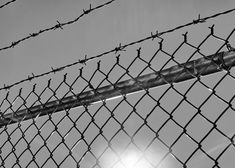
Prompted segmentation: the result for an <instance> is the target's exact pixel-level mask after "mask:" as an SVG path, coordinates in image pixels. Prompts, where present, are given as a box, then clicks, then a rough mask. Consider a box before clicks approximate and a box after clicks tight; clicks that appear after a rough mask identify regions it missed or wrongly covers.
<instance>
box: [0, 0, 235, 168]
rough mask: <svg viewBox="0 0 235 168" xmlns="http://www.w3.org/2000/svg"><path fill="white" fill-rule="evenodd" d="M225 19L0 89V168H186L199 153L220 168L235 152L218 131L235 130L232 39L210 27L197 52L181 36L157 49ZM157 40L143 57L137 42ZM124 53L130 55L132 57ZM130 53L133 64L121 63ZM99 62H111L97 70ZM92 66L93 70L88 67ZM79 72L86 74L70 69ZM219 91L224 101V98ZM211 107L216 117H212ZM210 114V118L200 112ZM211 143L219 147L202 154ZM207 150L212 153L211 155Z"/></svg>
mask: <svg viewBox="0 0 235 168" xmlns="http://www.w3.org/2000/svg"><path fill="white" fill-rule="evenodd" d="M113 1H114V0H112V1H109V2H106V3H105V4H102V5H99V6H97V7H95V8H92V6H91V4H90V6H89V9H87V10H83V14H82V16H83V15H86V14H88V13H90V12H91V11H92V10H95V9H98V8H101V7H103V6H106V5H108V4H110V3H112V2H113ZM10 2H11V1H10ZM12 2H13V1H12ZM0 8H1V6H0ZM232 11H234V9H232V10H229V11H225V12H222V13H218V14H215V15H212V16H210V17H205V18H201V16H200V15H198V18H197V19H196V20H193V22H190V23H187V24H185V25H180V26H177V27H175V28H173V29H169V30H166V31H163V32H158V31H156V33H153V32H151V35H149V36H147V37H145V38H143V39H140V40H137V41H133V42H130V43H128V44H121V43H119V45H118V46H117V47H115V48H114V49H111V50H109V51H106V52H104V53H101V54H98V55H95V56H92V57H87V55H85V58H84V59H79V60H77V61H76V62H74V63H71V64H68V65H65V66H62V67H58V68H53V67H51V70H50V71H48V72H46V73H43V74H39V75H36V74H34V73H31V74H30V75H28V77H27V78H26V79H23V80H21V81H19V82H16V83H14V84H11V85H6V84H4V86H3V87H2V88H0V92H2V95H3V96H1V99H0V167H3V168H5V167H38V168H39V167H81V168H83V167H84V168H98V167H99V168H121V167H126V168H130V167H132V168H133V167H134V166H136V167H139V165H141V164H142V163H144V166H143V167H149V168H160V167H162V165H164V164H165V165H167V161H168V160H169V158H170V159H171V161H172V162H173V163H174V164H176V167H184V168H188V167H192V164H195V158H197V157H198V154H199V153H200V155H199V156H202V158H206V159H205V160H206V161H207V162H208V163H207V165H210V166H211V167H224V165H226V164H224V161H223V159H224V158H226V157H230V156H229V155H230V152H231V151H232V152H235V134H234V131H235V130H234V129H230V128H229V130H232V132H231V131H230V132H229V131H228V130H226V129H228V128H227V127H226V126H225V125H229V127H235V124H234V120H233V121H230V120H229V119H228V118H229V117H231V118H232V117H234V112H235V93H234V91H233V90H234V86H233V84H229V85H228V83H229V82H230V83H232V81H234V80H235V74H234V72H235V71H234V66H235V49H234V48H233V47H232V44H231V43H232V42H231V41H230V40H231V36H232V35H233V34H234V31H235V29H234V30H233V31H231V32H230V34H229V35H228V36H227V37H226V38H225V37H220V36H219V35H217V33H216V32H215V31H214V29H215V26H214V25H212V26H211V27H209V28H210V32H209V33H208V35H207V36H205V37H204V39H203V40H202V41H201V42H200V43H199V44H198V45H195V44H194V43H193V42H191V41H190V38H189V37H190V36H191V35H190V32H185V33H184V34H182V33H181V34H182V35H179V41H180V43H179V44H177V46H174V51H172V52H170V51H169V50H168V49H166V48H167V47H164V46H165V45H167V42H166V41H167V39H165V38H164V37H162V35H163V34H167V33H171V32H173V31H175V30H179V29H181V28H184V27H186V26H189V25H195V24H199V23H203V22H205V21H206V20H208V19H210V18H215V17H218V16H220V15H222V14H227V13H230V12H232ZM66 24H67V23H60V22H59V21H57V24H56V25H55V26H54V27H52V29H58V28H61V29H63V28H62V27H63V26H64V25H66ZM206 29H207V31H208V28H206ZM48 30H50V29H48ZM48 30H46V31H48ZM40 32H41V33H42V32H44V30H42V31H39V33H33V34H29V35H30V37H35V36H37V35H39V34H40ZM160 36H161V37H160ZM233 37H234V36H233ZM155 38H159V39H158V40H159V41H158V42H157V45H154V47H153V49H154V52H153V54H150V53H152V52H149V51H148V52H146V51H145V47H146V45H145V43H144V42H145V41H147V40H150V42H151V43H155V41H151V40H154V39H155ZM211 38H212V39H214V40H215V41H216V42H218V43H219V45H220V46H219V47H215V48H214V49H213V51H212V52H210V53H211V54H204V51H203V49H202V48H203V47H205V46H206V45H208V43H207V42H209V39H211ZM177 40H178V39H177ZM19 42H21V40H20V41H17V42H13V43H12V45H11V47H14V46H16V45H17V44H18V43H19ZM137 44H138V45H137ZM139 44H141V45H139ZM204 45H205V46H204ZM129 46H137V47H136V48H135V49H134V51H132V49H128V47H129ZM184 47H187V48H190V49H192V50H193V52H192V53H190V54H189V53H188V52H187V54H184V53H183V52H182V53H181V51H182V50H187V49H185V48H184ZM146 48H147V47H146ZM147 49H149V48H147ZM224 49H225V50H224ZM120 51H126V52H120ZM129 51H130V53H131V52H133V53H134V54H133V55H130V60H129V61H128V59H129V57H128V59H126V57H127V53H129ZM116 54H118V55H116ZM177 54H179V55H180V58H183V61H179V56H178V55H177ZM105 55H115V56H114V57H111V58H109V59H111V60H112V61H110V62H105V61H106V60H105V59H104V57H103V56H105ZM146 55H148V57H147V56H146ZM163 55H164V56H163ZM196 55H199V58H198V57H197V58H195V57H196ZM128 56H129V55H128ZM161 56H163V57H164V59H165V60H164V61H163V62H160V61H161V60H160V58H159V57H161ZM97 58H100V60H98V61H97V62H95V63H94V62H92V61H91V60H94V59H97ZM101 58H102V59H101ZM158 61H159V62H160V63H159V64H160V65H158V66H156V64H158ZM78 64H84V65H85V66H82V67H80V68H79V69H76V68H77V67H76V66H75V65H78ZM107 65H108V66H107ZM70 68H71V69H70ZM72 68H74V69H75V72H74V71H73V70H74V69H72ZM65 69H68V70H71V72H70V71H68V72H67V71H66V72H65ZM72 72H73V73H72ZM211 75H213V78H214V79H212V80H211V78H210V76H211ZM37 78H38V81H36V79H37ZM207 78H208V79H207ZM32 80H35V83H32ZM210 80H211V81H213V82H212V83H213V84H211V83H210V82H208V81H210ZM226 80H230V81H229V82H228V81H226ZM160 86H161V87H160ZM197 87H199V88H197ZM224 87H228V88H227V89H228V90H229V91H230V92H231V93H229V94H230V95H228V96H225V95H223V92H224V91H225V90H224ZM195 88H197V89H198V90H196V91H195ZM221 88H222V89H221ZM5 90H6V91H7V92H4V91H5ZM221 90H222V91H221ZM195 92H197V93H195ZM225 92H226V91H225ZM192 94H193V95H192ZM195 94H197V95H195ZM197 96H198V98H197V99H195V97H197ZM211 101H212V103H211ZM213 101H214V102H213ZM208 104H209V105H208ZM219 105H221V106H223V108H221V109H217V108H218V106H219ZM186 106H189V107H186ZM208 106H215V107H214V108H213V110H212V109H211V108H210V107H208ZM218 110H219V112H217V113H218V114H217V113H216V112H215V114H214V113H213V114H208V112H207V111H212V112H214V111H218ZM179 113H182V114H180V115H179ZM186 113H187V114H186ZM224 120H226V121H224ZM222 121H223V122H228V124H227V123H226V124H224V123H222V124H221V122H222ZM195 122H196V126H195ZM194 127H195V128H194ZM193 128H194V129H197V130H193ZM198 132H199V133H198ZM215 134H218V137H220V138H221V139H219V141H220V140H223V142H222V143H221V144H219V145H218V146H215V148H214V147H213V148H211V149H208V146H210V144H208V143H211V138H215V137H216V135H215ZM140 141H143V143H141V142H140ZM216 142H217V141H216ZM158 148H160V150H162V151H160V152H159V153H158V154H156V155H154V154H153V156H152V158H151V157H148V155H147V154H148V152H150V153H151V152H152V151H154V150H158ZM186 148H187V149H186ZM131 149H135V150H136V151H139V153H138V154H135V155H138V158H134V160H135V163H132V162H133V161H132V160H130V159H129V158H128V154H129V153H128V152H130V151H129V150H131ZM213 150H218V151H216V155H215V153H213V152H214V151H213ZM112 157H113V158H112ZM136 157H137V156H136ZM128 159H129V160H128ZM196 161H197V163H198V162H201V160H196ZM231 162H232V161H231ZM130 164H132V165H131V166H129V165H130ZM141 168H142V167H141Z"/></svg>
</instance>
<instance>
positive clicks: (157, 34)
mask: <svg viewBox="0 0 235 168" xmlns="http://www.w3.org/2000/svg"><path fill="white" fill-rule="evenodd" d="M113 1H115V0H111V1H109V2H106V3H104V4H102V5H99V6H97V7H95V8H91V5H90V9H88V10H83V14H81V15H80V16H79V17H78V18H76V19H75V20H73V21H69V22H66V23H60V22H59V21H57V23H58V24H56V25H55V26H53V27H52V28H48V29H44V30H40V31H39V32H38V34H30V36H27V37H25V38H23V39H21V40H18V41H17V42H13V43H12V45H11V46H8V47H5V48H12V47H14V46H16V45H18V44H19V42H22V41H24V40H26V39H28V38H31V37H35V36H37V35H39V34H41V33H43V32H45V31H49V30H54V29H58V28H61V29H63V28H62V27H63V26H65V25H68V24H72V23H74V22H76V21H77V20H78V19H79V18H81V17H82V16H84V15H85V14H88V13H90V12H91V11H92V10H95V9H98V8H101V7H103V6H106V5H108V4H110V3H112V2H113ZM234 11H235V8H233V9H230V10H226V11H223V12H219V13H216V14H214V15H210V16H207V17H204V18H201V16H200V14H199V15H198V18H197V19H196V20H193V21H191V22H189V23H186V24H182V25H179V26H176V27H174V28H172V29H168V30H165V31H162V32H158V31H156V32H155V33H153V32H151V34H150V35H149V36H147V37H145V38H142V39H139V40H137V41H132V42H130V43H127V44H124V45H122V44H121V43H119V46H117V47H115V48H114V49H111V50H109V51H105V52H103V53H101V54H98V55H95V56H92V57H89V58H87V55H85V58H84V59H78V61H75V62H73V63H70V64H67V65H64V66H61V67H58V68H53V67H51V71H47V72H45V73H41V74H38V75H35V74H34V73H31V75H29V76H28V77H27V78H25V79H22V80H20V81H18V82H15V83H13V84H10V85H6V84H4V86H3V87H1V88H0V91H1V90H9V89H10V88H12V87H14V86H16V85H19V84H21V83H23V82H26V81H31V80H33V79H35V78H39V77H43V76H46V75H49V74H51V73H56V72H59V71H62V70H64V69H66V68H69V67H71V66H74V65H77V64H83V65H86V63H87V62H88V61H91V60H93V59H97V58H100V57H102V56H105V55H108V54H111V53H115V54H117V52H120V51H125V48H127V47H129V46H132V45H135V44H139V43H142V42H145V41H147V40H154V39H156V38H159V39H161V40H163V39H162V38H161V36H162V35H164V34H168V33H171V32H174V31H176V30H179V29H182V28H185V27H188V26H191V25H196V24H200V23H205V22H206V21H207V20H209V19H213V18H216V17H218V16H221V15H225V14H228V13H231V12H234ZM212 27H213V26H212ZM1 50H3V49H0V51H1Z"/></svg>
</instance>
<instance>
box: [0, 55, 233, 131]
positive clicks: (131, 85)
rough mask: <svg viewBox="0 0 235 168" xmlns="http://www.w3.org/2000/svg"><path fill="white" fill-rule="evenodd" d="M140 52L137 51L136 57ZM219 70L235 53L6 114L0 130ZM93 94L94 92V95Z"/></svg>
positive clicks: (230, 61)
mask: <svg viewBox="0 0 235 168" xmlns="http://www.w3.org/2000/svg"><path fill="white" fill-rule="evenodd" d="M139 52H140V50H138V54H139ZM218 66H223V67H228V69H230V68H231V67H234V66H235V51H227V52H219V53H216V54H213V55H209V56H206V57H202V58H199V59H196V60H192V61H189V62H186V63H183V64H179V65H175V66H172V67H170V68H167V69H163V70H160V71H158V72H153V73H149V74H146V75H142V76H139V77H137V78H133V79H128V80H125V81H121V82H118V83H116V84H111V85H107V86H103V87H100V88H98V89H95V88H93V87H92V88H93V89H92V90H90V91H86V92H83V93H79V94H77V95H76V96H75V95H73V96H68V97H64V98H62V99H61V100H55V101H50V102H47V103H45V104H44V105H43V106H44V107H42V105H37V106H33V107H31V108H27V109H22V110H19V111H17V112H13V113H9V114H5V115H3V117H2V118H0V128H1V127H3V126H5V125H9V124H13V123H16V122H18V121H23V120H28V119H32V118H35V117H37V116H44V115H48V114H51V113H56V112H59V111H62V110H66V109H71V108H75V107H79V106H87V105H91V104H93V103H96V102H99V101H103V100H108V99H111V98H113V97H117V96H121V95H128V94H129V93H134V92H137V91H140V90H143V89H149V88H153V87H156V86H161V85H165V84H169V83H179V82H182V81H186V80H189V79H193V78H195V77H199V76H205V75H210V74H213V73H216V72H219V71H222V70H223V68H218ZM91 86H92V85H91ZM94 90H96V91H95V92H94ZM20 93H21V91H20Z"/></svg>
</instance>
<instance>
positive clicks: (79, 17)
mask: <svg viewBox="0 0 235 168" xmlns="http://www.w3.org/2000/svg"><path fill="white" fill-rule="evenodd" d="M114 1H116V0H111V1H108V2H106V3H103V4H101V5H98V6H96V7H93V8H92V5H91V4H90V6H89V8H88V9H83V12H82V14H81V15H80V16H78V17H77V18H75V19H73V20H70V21H67V22H63V23H61V22H59V21H58V20H57V21H56V22H57V24H56V25H54V26H52V27H49V28H46V29H42V30H39V31H38V32H35V33H30V34H29V35H28V36H26V37H24V38H22V39H19V40H17V41H13V42H11V44H10V45H8V46H5V47H2V48H0V51H3V50H7V49H10V48H14V47H15V46H16V45H18V44H19V43H21V42H23V41H25V40H28V39H31V38H33V37H36V36H39V35H40V34H42V33H45V32H49V31H53V30H57V29H63V27H64V26H66V25H70V24H73V23H75V22H77V21H78V20H80V19H81V18H82V17H83V16H85V15H87V14H89V13H91V12H92V11H95V10H97V9H99V8H102V7H105V6H107V5H109V4H111V3H112V2H114Z"/></svg>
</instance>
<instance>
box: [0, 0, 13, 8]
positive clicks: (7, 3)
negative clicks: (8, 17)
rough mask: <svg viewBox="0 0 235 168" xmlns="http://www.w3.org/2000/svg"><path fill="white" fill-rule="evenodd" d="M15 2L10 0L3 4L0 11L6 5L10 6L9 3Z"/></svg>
mask: <svg viewBox="0 0 235 168" xmlns="http://www.w3.org/2000/svg"><path fill="white" fill-rule="evenodd" d="M15 1H16V0H11V1H8V2H6V3H5V4H3V5H0V9H1V8H4V7H6V6H7V5H10V4H11V3H13V2H15Z"/></svg>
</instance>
